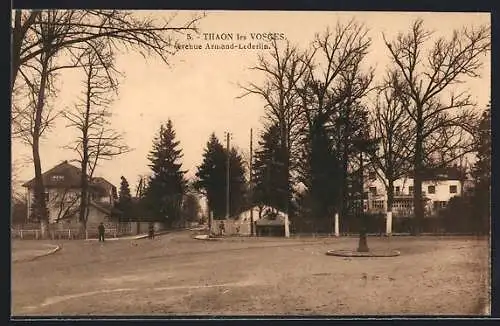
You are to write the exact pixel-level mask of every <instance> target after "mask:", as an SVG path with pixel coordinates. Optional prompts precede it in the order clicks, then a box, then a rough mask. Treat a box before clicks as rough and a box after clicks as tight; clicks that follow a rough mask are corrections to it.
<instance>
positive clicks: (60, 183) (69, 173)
mask: <svg viewBox="0 0 500 326" xmlns="http://www.w3.org/2000/svg"><path fill="white" fill-rule="evenodd" d="M54 175H62V176H64V179H54V178H52V176H54ZM42 178H43V184H44V186H45V187H56V188H58V187H61V188H78V187H80V184H81V180H80V179H81V172H80V169H79V168H77V167H76V166H74V165H71V164H69V163H68V161H63V162H61V163H59V164H58V165H56V166H54V167H53V168H52V169H50V170H48V171H46V172H45V173H43V174H42ZM34 185H35V178H33V179H31V180H30V181H28V182H26V183H24V184H23V187H27V188H32V187H34Z"/></svg>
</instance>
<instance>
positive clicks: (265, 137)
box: [253, 125, 288, 211]
mask: <svg viewBox="0 0 500 326" xmlns="http://www.w3.org/2000/svg"><path fill="white" fill-rule="evenodd" d="M259 147H260V149H259V150H257V151H256V152H255V163H254V166H253V170H254V171H253V173H254V177H253V180H254V182H255V187H254V192H253V194H254V196H253V197H254V198H253V200H254V203H255V204H257V205H259V206H263V205H267V206H270V207H273V208H275V209H279V210H282V211H285V210H286V201H287V198H286V195H287V192H286V191H285V190H286V188H287V185H288V180H287V179H288V176H287V172H286V169H285V163H284V161H285V155H283V154H284V153H283V152H282V150H281V148H282V147H281V146H280V130H279V128H278V126H276V125H272V126H270V127H269V128H268V129H267V130H265V131H264V133H263V134H262V136H261V140H260V141H259Z"/></svg>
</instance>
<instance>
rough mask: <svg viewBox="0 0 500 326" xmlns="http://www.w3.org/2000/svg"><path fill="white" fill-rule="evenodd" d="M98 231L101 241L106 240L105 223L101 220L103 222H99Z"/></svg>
mask: <svg viewBox="0 0 500 326" xmlns="http://www.w3.org/2000/svg"><path fill="white" fill-rule="evenodd" d="M97 231H98V232H99V242H101V241H102V242H104V232H105V229H104V223H102V222H101V224H99V226H98V227H97Z"/></svg>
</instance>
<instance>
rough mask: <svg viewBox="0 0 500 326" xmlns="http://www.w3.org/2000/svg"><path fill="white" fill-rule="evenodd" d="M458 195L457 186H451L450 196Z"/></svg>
mask: <svg viewBox="0 0 500 326" xmlns="http://www.w3.org/2000/svg"><path fill="white" fill-rule="evenodd" d="M456 193H457V186H450V194H456Z"/></svg>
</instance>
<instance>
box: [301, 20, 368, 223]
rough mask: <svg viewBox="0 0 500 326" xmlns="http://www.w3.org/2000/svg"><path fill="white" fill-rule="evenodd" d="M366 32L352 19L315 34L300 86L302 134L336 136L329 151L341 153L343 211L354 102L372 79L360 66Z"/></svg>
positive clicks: (312, 136) (365, 93)
mask: <svg viewBox="0 0 500 326" xmlns="http://www.w3.org/2000/svg"><path fill="white" fill-rule="evenodd" d="M367 33H368V29H367V28H366V27H365V26H364V25H363V24H361V23H358V22H356V21H355V20H351V21H349V22H348V23H347V24H341V23H338V24H337V25H336V27H335V30H334V31H331V30H330V29H327V30H326V31H325V32H324V33H323V34H317V35H316V37H315V40H314V42H313V49H314V50H313V53H314V55H315V57H314V59H315V61H314V65H311V64H310V65H308V68H309V71H308V75H306V78H304V79H303V82H302V86H301V88H300V89H299V94H300V96H301V99H302V109H303V114H304V116H305V119H304V121H305V122H306V123H307V126H306V127H304V130H303V131H302V134H303V135H309V137H308V138H309V142H310V141H312V140H313V138H314V135H313V134H311V132H312V130H313V129H314V130H317V131H320V132H323V131H327V133H328V134H330V135H335V134H336V135H337V136H338V137H336V145H334V144H331V145H332V148H330V151H332V150H334V149H336V150H337V152H338V153H339V154H340V155H341V160H340V161H341V165H342V169H341V171H342V175H341V176H340V177H341V180H340V184H341V189H340V193H339V198H342V201H341V206H342V207H341V208H340V210H341V211H342V213H343V215H345V213H346V212H345V211H346V209H345V207H346V206H345V204H346V201H347V200H346V198H345V194H346V192H347V174H348V166H349V160H350V153H351V145H352V137H353V136H354V134H355V132H356V129H357V127H356V126H354V125H353V123H352V122H353V121H354V120H355V119H354V117H355V116H356V115H357V112H356V111H357V108H358V107H359V105H358V104H357V103H358V102H359V101H360V100H361V99H363V98H364V97H365V96H366V95H367V93H368V92H369V91H370V84H371V82H372V80H373V69H372V68H369V69H368V70H367V71H366V72H364V71H363V69H362V68H361V63H362V61H363V60H364V58H365V57H366V54H367V52H368V49H369V47H370V45H371V40H370V38H369V37H367ZM313 126H314V128H313ZM318 128H319V129H318ZM332 138H335V137H332ZM333 147H336V148H333ZM336 206H337V205H336ZM338 209H339V208H338V207H337V210H338Z"/></svg>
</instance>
